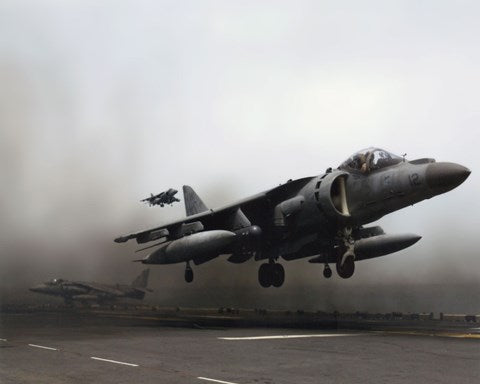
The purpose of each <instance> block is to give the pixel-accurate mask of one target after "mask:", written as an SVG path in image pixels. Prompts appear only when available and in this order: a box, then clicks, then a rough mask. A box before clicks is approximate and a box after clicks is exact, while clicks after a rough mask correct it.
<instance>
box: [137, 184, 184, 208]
mask: <svg viewBox="0 0 480 384" xmlns="http://www.w3.org/2000/svg"><path fill="white" fill-rule="evenodd" d="M177 192H178V191H177V190H176V189H173V188H170V189H168V190H167V191H165V192H160V193H159V194H158V195H154V194H153V193H151V194H150V197H147V198H145V199H143V200H140V201H141V202H145V203H148V205H149V206H152V205H160V207H163V206H165V204H170V205H171V204H173V203H175V202H176V201H180V200H178V199H177V198H176V197H175V195H176V194H177Z"/></svg>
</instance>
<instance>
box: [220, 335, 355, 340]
mask: <svg viewBox="0 0 480 384" xmlns="http://www.w3.org/2000/svg"><path fill="white" fill-rule="evenodd" d="M360 335H361V333H323V334H316V335H315V334H313V335H274V336H247V337H219V339H220V340H273V339H303V338H307V337H341V336H360Z"/></svg>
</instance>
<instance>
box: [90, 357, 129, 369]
mask: <svg viewBox="0 0 480 384" xmlns="http://www.w3.org/2000/svg"><path fill="white" fill-rule="evenodd" d="M90 358H91V359H93V360H100V361H106V362H108V363H114V364H122V365H128V366H130V367H138V364H132V363H125V362H123V361H116V360H109V359H102V358H101V357H93V356H92V357H90Z"/></svg>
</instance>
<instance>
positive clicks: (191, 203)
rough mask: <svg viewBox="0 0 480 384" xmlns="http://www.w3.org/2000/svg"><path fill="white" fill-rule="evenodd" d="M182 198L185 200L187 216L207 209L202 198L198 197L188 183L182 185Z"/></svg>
mask: <svg viewBox="0 0 480 384" xmlns="http://www.w3.org/2000/svg"><path fill="white" fill-rule="evenodd" d="M183 200H184V201H185V211H186V212H187V216H192V215H195V214H197V213H201V212H205V211H208V208H207V206H206V205H205V204H204V203H203V201H202V199H200V197H198V195H197V194H196V193H195V191H194V190H193V189H192V187H190V186H188V185H184V186H183Z"/></svg>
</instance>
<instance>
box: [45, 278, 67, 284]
mask: <svg viewBox="0 0 480 384" xmlns="http://www.w3.org/2000/svg"><path fill="white" fill-rule="evenodd" d="M61 283H63V279H52V280H50V281H49V282H48V284H49V285H58V284H61Z"/></svg>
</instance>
